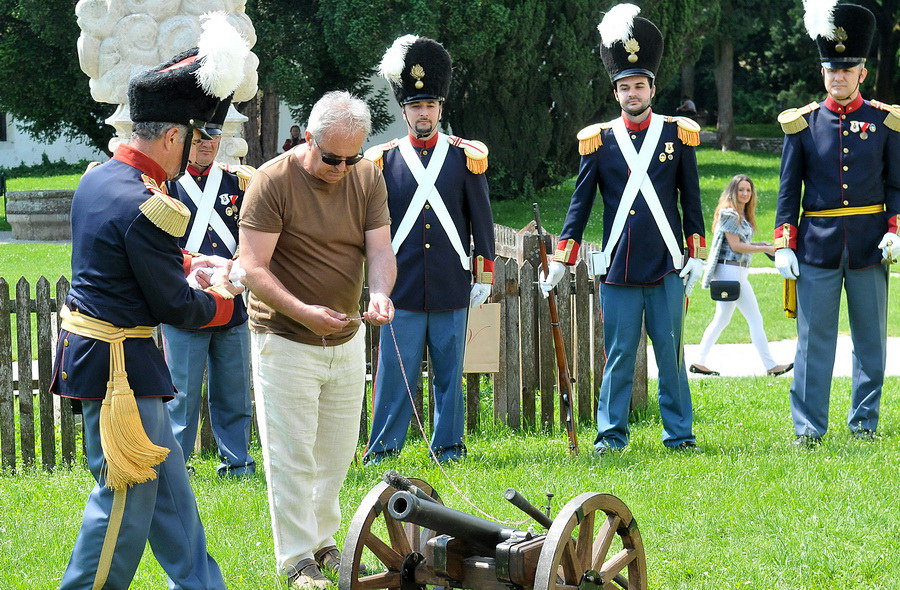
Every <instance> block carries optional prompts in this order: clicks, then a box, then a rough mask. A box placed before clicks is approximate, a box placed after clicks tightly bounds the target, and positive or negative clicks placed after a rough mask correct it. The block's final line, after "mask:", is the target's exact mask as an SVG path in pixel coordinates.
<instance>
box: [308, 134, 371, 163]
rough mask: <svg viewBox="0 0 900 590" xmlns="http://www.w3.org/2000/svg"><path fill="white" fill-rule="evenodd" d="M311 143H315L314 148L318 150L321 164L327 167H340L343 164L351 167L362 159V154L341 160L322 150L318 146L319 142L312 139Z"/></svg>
mask: <svg viewBox="0 0 900 590" xmlns="http://www.w3.org/2000/svg"><path fill="white" fill-rule="evenodd" d="M313 141H314V142H315V143H316V146H317V147H318V148H319V151H320V152H321V153H322V162H324V163H325V164H328V165H329V166H340V165H341V163H342V162H343V163H344V164H346V165H347V166H353V165H354V164H358V163H359V161H360V160H362V159H363V155H362V154H356V155H355V156H350V157H349V158H341V157H338V156H336V155H334V154H329V153H328V152H325V151H323V150H322V146H320V145H319V142H318V141H316V139H315V138H313Z"/></svg>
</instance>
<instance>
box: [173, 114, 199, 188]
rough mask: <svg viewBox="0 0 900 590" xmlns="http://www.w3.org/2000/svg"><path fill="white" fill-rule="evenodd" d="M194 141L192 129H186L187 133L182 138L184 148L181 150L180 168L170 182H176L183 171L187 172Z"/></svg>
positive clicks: (182, 174)
mask: <svg viewBox="0 0 900 590" xmlns="http://www.w3.org/2000/svg"><path fill="white" fill-rule="evenodd" d="M193 141H194V129H193V127H188V132H187V134H185V136H184V147H183V148H182V150H181V168H179V171H178V174H177V175H175V178H171V179H170V180H171V181H172V182H175V181H177V180H178V179H179V178H181V177H182V176H184V172H185V170H187V166H188V158H189V157H190V155H191V143H193Z"/></svg>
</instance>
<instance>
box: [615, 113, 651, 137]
mask: <svg viewBox="0 0 900 590" xmlns="http://www.w3.org/2000/svg"><path fill="white" fill-rule="evenodd" d="M652 118H653V111H650V115H648V116H647V118H646V119H644V120H643V121H641V122H640V123H635V122H633V121H631V120H629V119H628V117H626V116H625V113H622V119H623V120H624V121H625V128H626V129H628V130H629V131H631V132H636V131H643V130H644V129H646V128H647V127H649V126H650V119H652Z"/></svg>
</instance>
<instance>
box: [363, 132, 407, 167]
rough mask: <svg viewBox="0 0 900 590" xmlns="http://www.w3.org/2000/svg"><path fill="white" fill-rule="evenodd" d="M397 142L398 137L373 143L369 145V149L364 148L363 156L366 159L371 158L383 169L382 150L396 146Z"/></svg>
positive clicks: (398, 141)
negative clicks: (384, 141) (385, 141)
mask: <svg viewBox="0 0 900 590" xmlns="http://www.w3.org/2000/svg"><path fill="white" fill-rule="evenodd" d="M399 143H400V140H399V139H392V140H390V141H389V142H387V143H381V144H378V145H373V146H372V147H370V148H369V149H367V150H366V152H365V153H364V154H363V157H364V158H365V159H366V160H371V161H372V162H375V164H376V165H377V166H378V167H379V168H381V169H384V152H386V151H388V150H392V149H394V148H395V147H397V144H399Z"/></svg>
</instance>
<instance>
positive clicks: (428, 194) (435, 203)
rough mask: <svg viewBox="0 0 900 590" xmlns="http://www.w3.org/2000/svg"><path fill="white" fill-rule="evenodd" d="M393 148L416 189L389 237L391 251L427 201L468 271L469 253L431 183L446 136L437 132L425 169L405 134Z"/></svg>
mask: <svg viewBox="0 0 900 590" xmlns="http://www.w3.org/2000/svg"><path fill="white" fill-rule="evenodd" d="M397 148H398V149H399V150H400V155H401V156H402V157H403V161H404V162H406V166H407V168H409V171H410V172H411V173H412V175H413V178H415V179H416V182H417V183H418V185H419V186H418V188H416V192H415V194H414V195H413V198H412V201H410V203H409V207H408V208H407V209H406V213H404V215H403V219H402V220H400V225H398V226H397V233H395V234H394V239H393V240H391V247H392V248H393V249H394V254H396V253H397V251H398V250H400V246H401V245H402V244H403V242H404V240H406V238H407V237H408V236H409V232H410V231H412V228H413V225H415V223H416V218H417V217H418V216H419V213H421V211H422V208H423V207H424V206H425V204H426V203H428V204H429V205H431V209H432V210H433V211H434V214H435V216H437V219H438V221H439V222H440V224H441V227H442V228H443V229H444V233H446V234H447V237H448V238H449V239H450V245H451V246H453V250H454V251H456V254H457V255H458V256H459V262H460V264H462V266H463V268H464V269H466V270H469V268H470V265H469V255H468V254H467V253H466V250H465V248H463V244H462V240H461V239H460V237H459V231H457V229H456V225H455V224H454V223H453V218H452V217H450V212H449V211H448V210H447V206H446V205H445V204H444V201H443V200H442V199H441V194H440V193H439V192H438V190H437V187H436V186H435V183H436V182H437V178H438V175H439V174H440V173H441V168H442V167H443V165H444V160H445V159H446V157H447V152H448V151H449V150H450V142H449V141H448V140H447V136H446V135H444V134H443V133H438V139H437V144H436V145H435V146H434V151H433V152H432V153H431V159H430V160H429V161H428V168H425V166H423V165H422V161H421V160H420V159H419V156H418V154H416V151H415V150H414V149H413V147H412V143H410V141H409V136H408V135H407V136H406V137H404V138H403V139H401V140H400V143H399V144H398V146H397Z"/></svg>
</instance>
